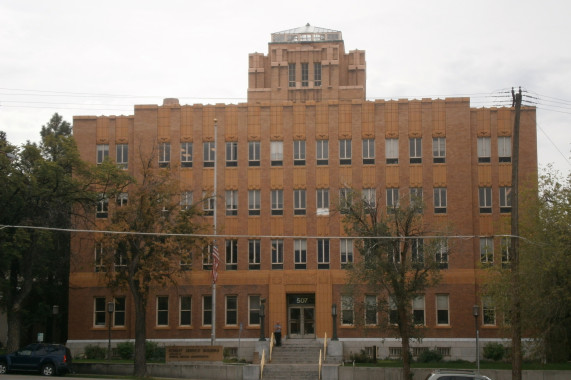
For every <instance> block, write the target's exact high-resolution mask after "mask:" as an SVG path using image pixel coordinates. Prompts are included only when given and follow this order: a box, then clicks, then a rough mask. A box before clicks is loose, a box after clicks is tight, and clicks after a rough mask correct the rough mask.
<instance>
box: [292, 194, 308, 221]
mask: <svg viewBox="0 0 571 380" xmlns="http://www.w3.org/2000/svg"><path fill="white" fill-rule="evenodd" d="M305 208H306V200H305V189H299V190H294V191H293V214H294V215H305Z"/></svg>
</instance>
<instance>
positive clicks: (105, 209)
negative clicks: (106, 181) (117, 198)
mask: <svg viewBox="0 0 571 380" xmlns="http://www.w3.org/2000/svg"><path fill="white" fill-rule="evenodd" d="M108 215H109V198H107V196H106V195H105V194H99V200H98V201H97V205H96V209H95V217H96V218H107V216H108Z"/></svg>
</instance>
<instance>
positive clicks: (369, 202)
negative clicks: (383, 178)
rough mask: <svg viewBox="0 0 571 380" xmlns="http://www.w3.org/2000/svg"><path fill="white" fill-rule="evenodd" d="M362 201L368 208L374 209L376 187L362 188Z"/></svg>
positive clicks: (375, 204) (375, 205)
mask: <svg viewBox="0 0 571 380" xmlns="http://www.w3.org/2000/svg"><path fill="white" fill-rule="evenodd" d="M362 196H363V202H365V206H366V207H367V208H369V210H374V209H375V208H376V207H377V190H376V189H373V188H371V189H363V194H362Z"/></svg>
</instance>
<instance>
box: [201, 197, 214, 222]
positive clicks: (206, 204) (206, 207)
mask: <svg viewBox="0 0 571 380" xmlns="http://www.w3.org/2000/svg"><path fill="white" fill-rule="evenodd" d="M202 199H204V201H203V203H202V211H203V212H204V215H205V216H213V215H214V210H215V209H216V197H215V196H214V195H213V194H209V193H208V192H206V191H203V192H202Z"/></svg>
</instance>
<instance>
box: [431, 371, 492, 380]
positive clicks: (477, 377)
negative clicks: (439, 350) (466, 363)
mask: <svg viewBox="0 0 571 380" xmlns="http://www.w3.org/2000/svg"><path fill="white" fill-rule="evenodd" d="M426 380H491V379H490V378H489V377H488V376H484V375H481V374H479V373H476V372H475V371H472V370H461V369H457V370H454V369H437V370H435V371H433V372H432V373H431V374H430V375H428V376H427V377H426Z"/></svg>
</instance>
